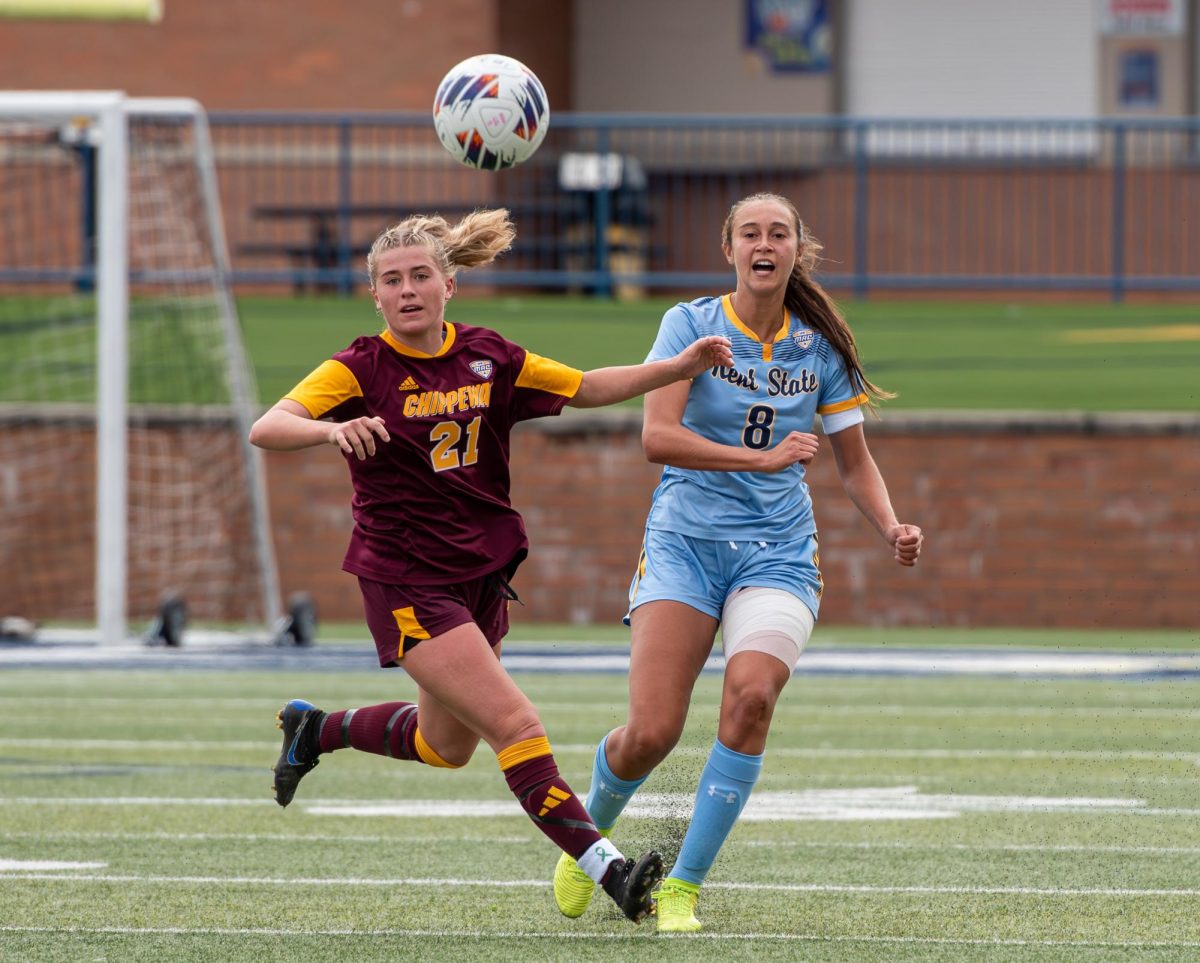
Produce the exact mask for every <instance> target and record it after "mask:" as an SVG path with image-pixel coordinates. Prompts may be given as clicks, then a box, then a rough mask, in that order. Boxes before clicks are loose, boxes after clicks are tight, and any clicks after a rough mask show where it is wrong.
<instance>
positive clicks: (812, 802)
mask: <svg viewBox="0 0 1200 963" xmlns="http://www.w3.org/2000/svg"><path fill="white" fill-rule="evenodd" d="M692 801H693V795H692V794H691V793H643V794H641V795H639V796H638V797H636V798H635V799H634V801H633V802H632V803H631V805H630V806H629V808H628V810H627V811H626V815H627V816H628V817H630V818H634V819H656V818H663V817H664V816H672V815H678V814H680V813H683V812H686V811H690V809H691V807H692ZM4 805H10V806H12V805H17V806H22V805H23V806H33V807H38V808H51V807H55V806H59V807H65V806H87V807H91V808H95V807H98V806H149V807H154V808H162V807H165V806H177V807H209V808H222V807H226V808H238V807H247V806H249V807H258V808H272V807H274V805H275V804H274V802H273V800H271V799H249V798H212V797H161V796H109V797H87V796H79V797H71V798H63V797H53V796H43V797H28V796H25V797H8V798H2V797H0V806H4ZM300 808H301V809H302V810H303V811H304V812H305V813H306V814H308V815H313V816H334V817H347V816H359V817H378V816H384V817H394V818H426V819H443V818H464V817H465V818H487V819H493V818H520V812H519V809H518V808H517V806H516V804H515V802H514V801H513V800H512V799H478V800H449V799H406V800H394V799H370V800H349V799H309V800H305V801H304V802H302V803H301V804H300ZM967 812H973V813H1022V814H1033V813H1037V814H1054V813H1060V814H1061V813H1067V814H1071V815H1095V814H1098V813H1109V814H1115V815H1121V816H1130V815H1134V816H1173V817H1186V818H1194V817H1198V816H1200V809H1183V808H1178V809H1172V808H1153V809H1152V808H1149V807H1147V806H1145V804H1144V802H1143V801H1142V800H1139V799H1122V798H1116V797H1070V796H1064V797H1055V796H983V795H954V794H935V793H923V792H921V791H919V790H918V789H917V788H916V787H915V786H886V787H863V788H856V789H846V788H838V789H810V790H805V791H763V792H758V793H755V794H754V795H753V796H751V798H750V800H749V802H748V804H747V806H746V809H745V810H744V811H743V812H742V814H741V821H742V822H760V821H761V822H777V821H788V822H794V821H864V820H869V821H874V820H898V819H908V820H912V819H953V818H955V817H957V816H960V815H962V814H963V813H967Z"/></svg>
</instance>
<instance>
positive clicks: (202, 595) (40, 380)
mask: <svg viewBox="0 0 1200 963" xmlns="http://www.w3.org/2000/svg"><path fill="white" fill-rule="evenodd" d="M0 207H3V208H4V209H5V212H6V213H5V217H4V219H3V222H2V223H0V355H3V356H4V357H5V365H4V366H3V369H4V370H3V371H0V617H3V616H7V615H13V616H20V617H24V618H26V619H29V620H33V621H36V622H39V623H55V622H62V623H72V624H82V625H84V626H88V627H92V628H93V629H94V631H95V632H96V633H97V634H98V636H99V638H100V639H101V641H102V642H104V643H106V644H116V643H118V642H121V641H123V640H125V639H127V638H128V637H129V635H130V632H129V625H130V624H131V623H133V622H135V621H139V620H141V621H145V620H150V619H151V618H152V617H153V615H154V613H155V611H156V609H157V607H158V605H159V604H160V602H161V600H162V598H163V597H164V595H165V594H166V593H168V592H174V593H178V594H179V595H181V596H182V597H183V598H184V599H185V600H186V604H187V607H188V612H189V615H190V616H191V617H194V618H195V619H197V620H201V621H204V622H205V623H211V624H213V625H224V626H238V627H239V629H238V631H240V632H242V633H244V632H245V631H248V630H249V631H258V630H259V629H263V630H266V629H269V627H270V626H272V625H274V624H276V623H277V622H278V621H279V618H280V614H281V606H280V592H279V582H278V573H277V569H276V563H275V557H274V550H273V546H272V541H271V537H270V524H269V516H268V506H267V498H266V487H265V480H264V476H263V467H262V459H261V454H260V453H259V452H258V451H257V450H256V449H254V448H253V447H252V446H251V445H250V444H249V442H248V440H247V435H248V433H249V428H250V424H251V422H252V420H253V418H254V415H255V409H256V397H255V388H254V381H253V376H252V373H251V369H250V366H249V364H248V361H247V358H246V355H245V352H244V349H243V345H242V339H241V330H240V326H239V324H238V319H237V312H236V304H235V301H234V298H233V294H232V290H231V287H230V272H229V257H228V250H227V247H226V241H225V234H224V227H223V218H222V214H221V208H220V200H219V195H218V191H217V181H216V174H215V163H214V157H213V147H212V140H211V137H210V135H209V131H208V125H207V118H206V116H205V114H204V111H203V109H202V108H201V107H200V105H198V104H197V103H196V102H194V101H192V100H187V99H176V98H127V97H124V96H123V95H122V94H120V93H117V92H54V93H41V92H12V93H0ZM85 505H90V506H91V507H90V509H87V508H84V507H83V506H85ZM88 549H90V551H89V550H88ZM89 583H90V584H91V585H92V586H93V588H92V590H91V591H90V592H89V591H87V590H86V589H85V587H84V586H85V585H87V584H89ZM6 596H7V598H6Z"/></svg>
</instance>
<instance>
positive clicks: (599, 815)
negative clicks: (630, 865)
mask: <svg viewBox="0 0 1200 963" xmlns="http://www.w3.org/2000/svg"><path fill="white" fill-rule="evenodd" d="M609 735H612V733H611V732H610V733H609ZM607 745H608V736H605V737H604V738H603V739H601V740H600V745H598V746H597V747H596V758H595V759H594V760H593V761H592V786H591V789H589V790H588V796H587V802H586V803H585V805H586V806H587V811H588V815H589V816H591V817H592V822H594V823H595V824H596V828H597V829H599V830H601V831H603V830H608V829H612V827H613V824H614V823H615V822H616V821H617V817H618V816H620V815H621V812H622V811H623V810H624V809H625V804H626V803H628V802H629V799H630V797H631V796H632V795H633V794H634V793H635V792H636V791H637V788H638V786H640V785H641V784H642V783H644V782H645V781H646V779H647V778H649V776H650V773H646V775H645V776H642V778H641V779H618V778H617V777H616V776H614V775H613V773H612V770H611V769H609V768H608V757H607V756H606V755H605V748H604V747H605V746H607Z"/></svg>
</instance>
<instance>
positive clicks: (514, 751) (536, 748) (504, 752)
mask: <svg viewBox="0 0 1200 963" xmlns="http://www.w3.org/2000/svg"><path fill="white" fill-rule="evenodd" d="M549 755H551V749H550V740H549V739H547V738H546V737H545V736H534V737H533V738H532V739H526V740H524V741H523V742H516V743H513V744H512V745H511V746H509V747H508V748H507V749H501V750H500V751H499V752H498V753H496V760H497V761H498V762H499V763H500V768H501V769H503V770H504V771H505V772H507V771H508V770H509V769H511V768H512V767H513V766H519V765H520V764H521V763H523V762H528V761H529V760H530V759H540V758H541V757H542V756H549Z"/></svg>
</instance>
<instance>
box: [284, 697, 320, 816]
mask: <svg viewBox="0 0 1200 963" xmlns="http://www.w3.org/2000/svg"><path fill="white" fill-rule="evenodd" d="M324 716H325V713H324V712H322V711H321V710H320V709H318V708H317V707H316V706H314V705H311V704H309V703H307V702H305V701H304V700H303V699H292V700H291V701H290V702H288V703H286V704H285V705H284V707H283V708H282V709H280V710H279V712H277V713H276V714H275V728H277V729H282V730H283V750H282V751H281V752H280V753H279V759H278V760H276V762H275V770H274V772H275V787H274V788H275V801H276V802H277V803H279V805H281V806H286V805H287V804H288V803H290V802H291V801H292V797H293V796H294V795H296V787H297V786H298V785H300V780H301V779H303V778H304V776H305V774H307V773H308V772H309V771H310V770H312V769H314V768H316V765H317V762H318V759H317V756H316V753H315V752H312V751H310V749H309V745H310V740H312V739H315V738H316V732H317V730H316V729H313V728H312V727H313V726H318V727H319V726H320V725H321V719H322V718H324Z"/></svg>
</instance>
